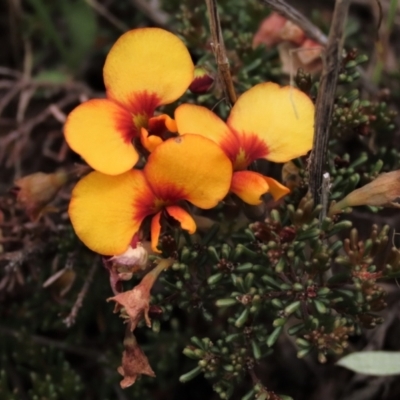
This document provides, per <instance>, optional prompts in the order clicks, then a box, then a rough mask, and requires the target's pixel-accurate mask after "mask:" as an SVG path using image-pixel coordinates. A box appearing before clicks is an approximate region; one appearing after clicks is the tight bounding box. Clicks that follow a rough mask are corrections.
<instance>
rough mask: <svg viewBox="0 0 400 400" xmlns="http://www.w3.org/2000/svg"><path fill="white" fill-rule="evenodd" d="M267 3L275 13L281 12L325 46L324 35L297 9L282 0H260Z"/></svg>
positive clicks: (325, 39) (326, 41)
mask: <svg viewBox="0 0 400 400" xmlns="http://www.w3.org/2000/svg"><path fill="white" fill-rule="evenodd" d="M261 1H262V2H263V3H266V4H268V5H269V6H270V7H271V8H272V9H273V10H275V11H276V12H277V13H279V14H282V15H283V16H284V17H285V18H287V19H289V20H290V21H292V22H294V23H295V24H296V25H298V26H299V27H300V28H301V29H302V30H303V31H304V32H305V34H306V36H307V37H308V38H310V39H313V40H315V41H316V42H318V43H320V44H322V45H323V46H325V45H326V44H327V43H328V38H327V37H326V35H325V34H324V33H323V32H322V31H321V30H320V29H319V28H317V27H316V26H315V25H314V24H313V23H312V22H311V21H310V20H309V19H307V18H306V17H305V16H304V15H303V14H301V13H300V12H299V11H297V10H296V9H295V8H294V7H292V6H291V5H289V4H287V3H286V2H284V1H282V0H261Z"/></svg>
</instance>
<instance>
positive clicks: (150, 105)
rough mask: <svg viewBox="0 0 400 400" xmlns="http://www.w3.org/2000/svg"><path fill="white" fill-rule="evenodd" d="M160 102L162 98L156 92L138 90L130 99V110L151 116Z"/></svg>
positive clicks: (133, 112)
mask: <svg viewBox="0 0 400 400" xmlns="http://www.w3.org/2000/svg"><path fill="white" fill-rule="evenodd" d="M160 104H161V100H160V98H159V97H158V96H157V94H156V93H149V92H147V91H143V92H137V93H133V94H132V97H131V99H130V100H129V111H130V112H131V113H132V114H134V115H136V114H145V115H147V116H148V117H149V118H150V117H151V116H153V114H154V110H155V109H156V108H157V107H158V106H159V105H160Z"/></svg>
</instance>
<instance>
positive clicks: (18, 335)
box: [0, 326, 106, 361]
mask: <svg viewBox="0 0 400 400" xmlns="http://www.w3.org/2000/svg"><path fill="white" fill-rule="evenodd" d="M0 335H6V336H11V337H14V338H15V339H17V340H21V341H24V343H26V341H27V340H29V341H31V342H32V343H36V344H39V345H44V346H49V347H54V348H56V349H59V350H62V351H66V352H69V353H72V354H77V355H79V356H82V357H88V358H94V359H97V360H102V361H104V360H105V359H106V356H105V354H104V353H101V352H98V351H96V350H91V349H88V348H86V347H80V346H76V345H72V344H70V343H67V342H62V341H59V340H55V339H50V338H48V337H45V336H40V335H29V334H27V333H25V332H21V331H20V330H14V329H11V328H8V327H5V326H0Z"/></svg>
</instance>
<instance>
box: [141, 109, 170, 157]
mask: <svg viewBox="0 0 400 400" xmlns="http://www.w3.org/2000/svg"><path fill="white" fill-rule="evenodd" d="M176 131H177V128H176V123H175V121H174V120H173V119H172V118H171V117H170V116H168V115H167V114H162V115H158V116H157V117H152V118H150V119H149V122H148V126H147V128H141V130H140V141H141V143H142V145H143V147H145V148H146V149H147V150H148V151H149V152H150V153H151V152H152V151H153V150H154V149H155V148H156V147H157V146H158V145H159V144H161V143H162V142H163V139H165V134H166V133H167V132H176Z"/></svg>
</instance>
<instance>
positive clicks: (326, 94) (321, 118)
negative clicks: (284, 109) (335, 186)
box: [309, 0, 349, 205]
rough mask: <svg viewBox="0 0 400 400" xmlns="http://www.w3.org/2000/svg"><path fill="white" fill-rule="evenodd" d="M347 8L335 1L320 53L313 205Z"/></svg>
mask: <svg viewBox="0 0 400 400" xmlns="http://www.w3.org/2000/svg"><path fill="white" fill-rule="evenodd" d="M348 8H349V0H336V4H335V10H334V12H333V18H332V25H331V29H330V32H329V39H328V44H327V46H326V52H325V55H324V56H323V65H324V66H323V70H322V76H321V80H320V84H319V89H318V96H317V102H316V105H315V128H314V129H315V130H314V143H313V149H312V152H311V156H310V164H309V174H310V190H311V194H312V196H313V199H314V204H315V205H318V204H319V203H320V198H321V188H322V175H323V170H324V168H325V165H326V153H327V150H328V141H329V129H330V125H331V122H332V111H333V103H334V98H335V91H336V85H337V79H338V75H339V68H340V65H341V60H342V52H343V33H344V26H345V22H346V17H347V12H348Z"/></svg>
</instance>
